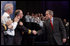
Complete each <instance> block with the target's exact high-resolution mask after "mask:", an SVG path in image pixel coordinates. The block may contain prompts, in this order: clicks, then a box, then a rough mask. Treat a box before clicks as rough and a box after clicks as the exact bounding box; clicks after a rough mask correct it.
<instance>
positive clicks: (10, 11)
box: [9, 6, 13, 14]
mask: <svg viewBox="0 0 70 46" xmlns="http://www.w3.org/2000/svg"><path fill="white" fill-rule="evenodd" d="M9 13H10V14H12V13H13V6H11V9H9Z"/></svg>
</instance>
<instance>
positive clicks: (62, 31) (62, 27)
mask: <svg viewBox="0 0 70 46" xmlns="http://www.w3.org/2000/svg"><path fill="white" fill-rule="evenodd" d="M59 29H60V32H61V36H62V38H65V39H66V31H65V27H64V25H63V22H62V20H61V19H59Z"/></svg>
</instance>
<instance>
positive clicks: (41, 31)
mask: <svg viewBox="0 0 70 46" xmlns="http://www.w3.org/2000/svg"><path fill="white" fill-rule="evenodd" d="M45 29H46V28H45V22H44V23H43V27H42V29H41V30H39V31H37V34H38V35H41V34H42V33H44V32H45Z"/></svg>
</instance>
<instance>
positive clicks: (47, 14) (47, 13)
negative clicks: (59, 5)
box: [45, 11, 51, 19]
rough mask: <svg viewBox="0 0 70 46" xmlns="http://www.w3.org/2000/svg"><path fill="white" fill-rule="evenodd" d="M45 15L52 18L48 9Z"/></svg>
mask: <svg viewBox="0 0 70 46" xmlns="http://www.w3.org/2000/svg"><path fill="white" fill-rule="evenodd" d="M45 15H46V16H45V17H46V18H49V19H50V17H51V15H50V14H49V12H48V11H47V12H46V13H45Z"/></svg>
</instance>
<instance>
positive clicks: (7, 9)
mask: <svg viewBox="0 0 70 46" xmlns="http://www.w3.org/2000/svg"><path fill="white" fill-rule="evenodd" d="M4 11H5V12H7V13H8V14H9V15H11V14H12V13H13V5H12V4H6V5H5V7H4Z"/></svg>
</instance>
